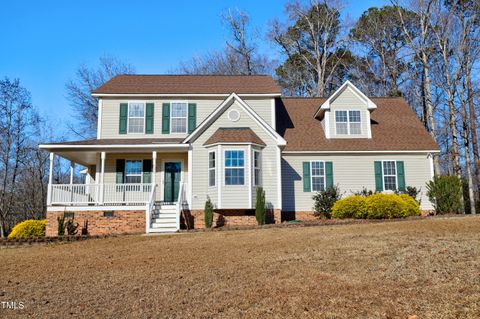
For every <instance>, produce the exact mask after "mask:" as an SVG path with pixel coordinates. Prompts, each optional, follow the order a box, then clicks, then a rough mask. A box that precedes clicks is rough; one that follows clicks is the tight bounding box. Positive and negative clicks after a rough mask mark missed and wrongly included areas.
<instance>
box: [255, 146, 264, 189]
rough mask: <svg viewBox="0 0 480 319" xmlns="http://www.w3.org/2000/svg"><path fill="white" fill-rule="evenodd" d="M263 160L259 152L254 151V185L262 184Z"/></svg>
mask: <svg viewBox="0 0 480 319" xmlns="http://www.w3.org/2000/svg"><path fill="white" fill-rule="evenodd" d="M261 168H262V167H261V158H260V152H259V151H253V185H255V186H259V185H260V184H261V172H262V171H261Z"/></svg>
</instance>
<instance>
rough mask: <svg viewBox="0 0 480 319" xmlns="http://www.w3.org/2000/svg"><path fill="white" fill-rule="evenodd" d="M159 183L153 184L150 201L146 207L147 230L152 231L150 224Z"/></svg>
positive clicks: (147, 231)
mask: <svg viewBox="0 0 480 319" xmlns="http://www.w3.org/2000/svg"><path fill="white" fill-rule="evenodd" d="M156 189H157V185H156V184H153V185H152V191H151V192H150V196H149V197H148V203H147V205H146V209H145V232H146V233H149V232H150V226H151V225H152V211H153V207H154V205H155V197H156V196H155V194H156Z"/></svg>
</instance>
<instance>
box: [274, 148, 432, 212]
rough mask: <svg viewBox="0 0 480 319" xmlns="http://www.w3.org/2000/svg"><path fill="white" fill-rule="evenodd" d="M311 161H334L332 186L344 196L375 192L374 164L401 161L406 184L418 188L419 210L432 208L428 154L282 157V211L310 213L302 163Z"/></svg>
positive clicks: (309, 193) (309, 199)
mask: <svg viewBox="0 0 480 319" xmlns="http://www.w3.org/2000/svg"><path fill="white" fill-rule="evenodd" d="M311 160H323V161H331V162H333V183H334V184H335V185H338V186H339V187H340V191H341V192H342V193H344V195H343V196H348V195H350V194H352V193H354V192H357V191H361V190H362V189H363V187H365V188H367V189H368V190H375V170H374V162H375V161H381V160H394V161H404V164H405V185H406V186H414V187H417V188H418V189H421V207H422V209H425V210H430V209H433V207H432V204H431V203H430V201H429V200H428V197H427V196H426V187H425V183H426V182H427V181H429V180H430V179H431V167H430V159H429V158H428V157H427V154H420V155H417V154H387V155H380V154H378V155H373V154H368V155H367V154H354V155H348V154H345V155H328V154H311V155H307V154H299V155H292V154H288V155H287V154H284V155H283V159H282V189H283V191H282V193H283V194H282V199H283V210H285V211H312V210H313V200H312V195H313V194H314V193H313V192H304V191H303V168H302V163H303V162H307V161H311Z"/></svg>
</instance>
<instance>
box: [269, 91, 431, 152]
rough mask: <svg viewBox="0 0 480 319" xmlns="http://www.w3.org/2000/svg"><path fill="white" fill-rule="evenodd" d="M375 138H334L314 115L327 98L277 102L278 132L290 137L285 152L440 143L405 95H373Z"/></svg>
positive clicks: (404, 147)
mask: <svg viewBox="0 0 480 319" xmlns="http://www.w3.org/2000/svg"><path fill="white" fill-rule="evenodd" d="M370 99H371V101H372V102H374V103H375V104H376V105H377V110H376V111H375V112H372V114H371V128H372V138H371V139H369V138H330V139H327V138H326V137H325V132H324V130H323V127H322V125H321V124H320V120H318V119H317V118H314V117H312V114H314V113H315V111H316V110H318V109H319V105H322V104H323V103H325V101H326V99H324V98H282V99H279V100H278V101H277V131H278V133H279V134H280V135H281V136H282V137H283V138H285V139H286V140H287V145H286V146H285V148H284V151H299V152H307V151H312V152H322V151H329V152H330V151H331V152H349V151H352V152H357V151H437V150H438V145H437V143H436V142H435V141H434V140H433V138H432V137H431V136H430V134H429V133H428V132H427V130H426V129H425V127H424V126H423V125H422V123H421V122H420V121H419V120H418V118H417V115H416V114H415V113H414V112H413V111H412V109H411V108H410V106H409V105H408V104H407V103H406V101H405V100H404V99H403V98H400V97H399V98H370Z"/></svg>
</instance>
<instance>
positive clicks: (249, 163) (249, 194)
mask: <svg viewBox="0 0 480 319" xmlns="http://www.w3.org/2000/svg"><path fill="white" fill-rule="evenodd" d="M247 151H248V152H247V161H245V162H246V165H248V166H247V176H248V179H247V183H248V205H249V208H252V189H253V188H252V185H253V182H252V144H249V145H248V149H247Z"/></svg>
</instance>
